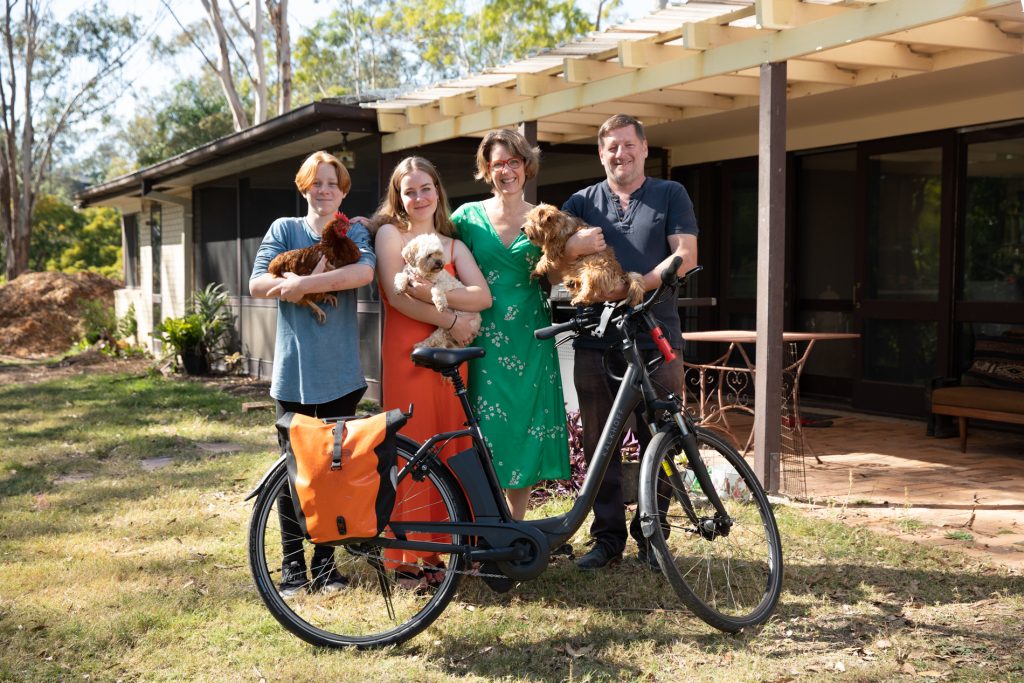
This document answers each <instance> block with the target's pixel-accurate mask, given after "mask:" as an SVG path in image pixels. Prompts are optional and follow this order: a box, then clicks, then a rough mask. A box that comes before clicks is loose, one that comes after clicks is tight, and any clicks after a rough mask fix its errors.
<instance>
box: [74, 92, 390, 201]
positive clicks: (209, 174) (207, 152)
mask: <svg viewBox="0 0 1024 683" xmlns="http://www.w3.org/2000/svg"><path fill="white" fill-rule="evenodd" d="M357 104H358V102H357V101H347V100H321V101H318V102H314V103H312V104H308V105H305V106H303V107H299V108H298V109H293V110H292V111H290V112H288V113H287V114H284V115H282V116H277V117H275V118H272V119H270V120H268V121H265V122H264V123H261V124H259V125H256V126H253V127H251V128H247V129H246V130H243V131H241V132H238V133H233V134H231V135H227V136H225V137H223V138H220V139H218V140H214V141H213V142H210V143H207V144H205V145H201V146H199V147H196V148H195V149H191V150H189V151H187V152H184V153H182V154H178V155H177V156H173V157H171V158H169V159H166V160H164V161H161V162H160V163H158V164H154V165H152V166H147V167H146V168H143V169H141V170H138V171H136V172H134V173H130V174H128V175H124V176H121V177H119V178H115V179H114V180H111V181H108V182H106V183H102V184H99V185H93V186H91V187H89V188H86V189H85V190H83V191H82V192H80V193H78V194H77V195H75V199H76V201H77V202H78V203H79V204H80V205H82V206H87V205H89V204H100V203H104V202H109V200H111V199H114V198H119V197H120V198H124V197H139V196H141V195H142V194H144V190H145V191H148V190H149V189H159V190H173V189H175V188H185V187H190V186H192V185H195V184H197V183H201V182H205V181H207V180H212V179H216V178H221V177H224V176H227V175H231V174H232V173H236V172H238V171H240V170H244V169H246V168H252V167H254V166H259V165H261V164H265V163H270V162H272V161H276V160H279V159H286V158H288V157H290V156H294V155H298V154H303V153H305V152H307V151H308V150H309V148H310V146H311V145H313V144H314V143H316V145H318V146H320V147H330V146H332V145H335V144H338V143H340V142H341V141H342V139H343V137H342V136H343V134H349V133H354V134H356V135H358V134H369V133H376V132H377V125H376V121H375V120H374V119H375V117H374V114H373V112H372V111H368V110H366V109H362V108H360V107H359V106H356V105H357Z"/></svg>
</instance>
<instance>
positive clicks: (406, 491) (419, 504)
mask: <svg viewBox="0 0 1024 683" xmlns="http://www.w3.org/2000/svg"><path fill="white" fill-rule="evenodd" d="M454 250H455V241H454V240H453V241H452V257H453V256H454ZM452 257H449V262H448V264H447V265H445V270H447V271H448V272H449V273H451V274H452V275H455V276H456V277H458V275H457V273H456V272H455V265H454V264H453V263H452V262H451V258H452ZM388 291H390V288H389V287H388V286H386V285H385V286H381V287H380V292H381V301H382V302H383V304H384V336H383V342H382V344H381V365H382V366H383V378H382V380H381V393H382V395H383V407H384V410H390V409H391V408H400V409H401V410H408V409H409V404H410V403H411V404H413V406H414V408H413V416H412V419H411V420H409V422H407V423H406V425H405V426H404V427H403V428H402V434H405V435H406V436H408V437H409V438H411V439H413V440H415V441H416V442H418V443H423V442H424V441H426V440H427V439H429V438H430V437H432V436H434V435H435V434H438V433H440V432H450V431H454V430H456V429H460V428H462V425H463V423H464V422H465V421H466V418H465V415H464V413H463V412H462V405H461V404H460V403H459V399H458V397H457V396H456V395H455V390H454V388H453V387H452V385H451V384H449V383H448V382H446V381H445V380H444V378H443V377H442V376H441V375H440V373H437V372H434V371H433V370H430V369H428V368H421V367H418V366H416V365H414V364H413V362H412V360H411V359H410V358H409V354H411V353H412V350H413V344H415V343H417V342H420V341H423V340H424V339H426V338H427V337H428V336H430V334H431V333H432V332H433V331H434V329H435V328H436V325H431V324H429V323H424V322H420V321H419V320H414V319H413V318H410V317H409V316H407V315H405V314H404V313H402V312H400V311H398V310H397V309H396V308H394V307H392V306H391V304H390V303H389V302H388V299H387V292H388ZM460 374H461V375H462V380H463V382H465V381H466V377H467V372H466V367H465V365H464V366H463V367H462V368H461V372H460ZM471 445H472V442H471V441H470V440H469V439H468V438H461V439H455V440H452V441H450V442H449V443H448V445H447V446H445V448H444V450H443V451H442V452H441V460H442V461H447V459H448V458H449V457H451V456H452V455H454V454H455V453H458V452H460V451H462V450H465V449H466V448H469V447H470V446H471ZM417 489H422V490H419V491H418V490H417ZM430 507H435V508H436V509H437V511H438V512H437V514H434V515H431V514H424V510H425V509H428V510H429V508H430ZM445 517H446V514H445V512H444V508H443V507H442V506H441V499H440V496H438V495H437V492H436V491H435V490H434V488H433V487H431V486H429V485H427V483H426V482H416V481H414V480H413V479H412V477H406V478H405V479H403V480H402V483H401V484H399V486H398V492H397V503H396V504H395V509H394V511H393V512H392V514H391V518H392V519H394V520H401V519H407V520H409V521H412V520H413V519H415V520H417V521H421V520H425V519H432V520H435V521H441V520H443V519H445ZM428 538H429V540H431V541H433V542H439V543H445V542H448V541H449V540H450V539H449V538H448V537H445V536H437V535H434V536H432V537H428V536H426V535H420V534H414V535H410V540H413V539H416V540H428ZM384 556H385V558H386V559H387V560H389V561H388V562H387V566H388V567H389V568H391V569H394V568H398V567H399V566H400V565H417V564H419V562H420V561H422V562H423V563H424V564H428V565H430V564H433V563H432V561H431V560H432V559H436V558H431V557H430V554H429V553H424V552H421V551H411V550H387V551H385V553H384Z"/></svg>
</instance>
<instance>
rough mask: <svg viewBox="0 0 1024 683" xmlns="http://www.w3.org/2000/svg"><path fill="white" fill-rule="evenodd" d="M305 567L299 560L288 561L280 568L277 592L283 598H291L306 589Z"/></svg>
mask: <svg viewBox="0 0 1024 683" xmlns="http://www.w3.org/2000/svg"><path fill="white" fill-rule="evenodd" d="M307 583H308V582H307V581H306V568H305V567H304V566H303V565H302V564H301V563H300V562H297V561H295V562H289V563H288V564H286V565H285V566H284V567H282V568H281V583H280V584H279V585H278V592H279V593H281V597H283V598H291V597H294V596H295V595H298V594H299V593H301V592H302V591H304V590H306V584H307Z"/></svg>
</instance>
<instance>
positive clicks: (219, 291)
mask: <svg viewBox="0 0 1024 683" xmlns="http://www.w3.org/2000/svg"><path fill="white" fill-rule="evenodd" d="M192 312H193V313H194V314H195V315H197V316H199V320H200V322H201V325H202V332H203V336H202V341H203V349H204V351H205V353H206V355H207V356H208V359H209V361H210V362H213V361H215V360H217V359H218V358H220V357H222V356H223V355H224V352H225V351H226V350H227V347H228V344H229V343H230V341H231V331H232V323H233V321H234V317H233V316H232V314H231V307H230V301H229V298H228V293H227V292H226V291H225V290H224V287H223V286H222V285H221V284H219V283H214V282H211V283H210V284H208V285H206V287H204V288H203V289H201V290H199V291H198V292H194V293H193V294H192Z"/></svg>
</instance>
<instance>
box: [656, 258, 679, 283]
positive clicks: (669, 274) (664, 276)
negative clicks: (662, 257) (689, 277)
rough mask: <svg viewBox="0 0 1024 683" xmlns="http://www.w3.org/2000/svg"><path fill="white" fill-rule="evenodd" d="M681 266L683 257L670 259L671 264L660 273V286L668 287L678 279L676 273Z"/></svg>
mask: <svg viewBox="0 0 1024 683" xmlns="http://www.w3.org/2000/svg"><path fill="white" fill-rule="evenodd" d="M681 265H683V257H682V256H676V257H675V258H673V259H672V262H671V263H669V264H668V267H666V268H665V270H663V271H661V284H663V285H665V286H668V285H671V284H673V283H674V282H675V281H676V280H678V279H679V275H678V271H679V266H681Z"/></svg>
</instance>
